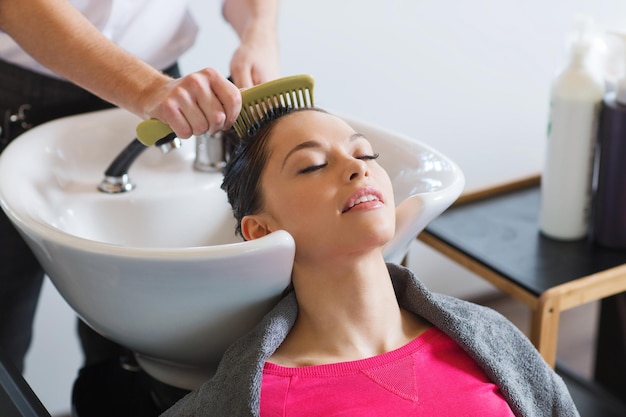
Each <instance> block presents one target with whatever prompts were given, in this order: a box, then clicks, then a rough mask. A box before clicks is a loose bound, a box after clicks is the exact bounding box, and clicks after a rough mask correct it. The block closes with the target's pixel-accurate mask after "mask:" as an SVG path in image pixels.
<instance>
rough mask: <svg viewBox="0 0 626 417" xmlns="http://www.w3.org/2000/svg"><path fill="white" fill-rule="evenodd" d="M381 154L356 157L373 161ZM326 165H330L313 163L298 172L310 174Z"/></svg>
mask: <svg viewBox="0 0 626 417" xmlns="http://www.w3.org/2000/svg"><path fill="white" fill-rule="evenodd" d="M379 156H380V154H378V153H374V154H371V155H361V156H357V157H355V159H360V160H362V161H373V160H375V159H378V157H379ZM326 165H328V163H325V164H321V165H312V166H310V167H306V168H303V169H301V170H300V171H298V174H308V173H309V172H314V171H317V170H318V169H322V168H324V167H325V166H326Z"/></svg>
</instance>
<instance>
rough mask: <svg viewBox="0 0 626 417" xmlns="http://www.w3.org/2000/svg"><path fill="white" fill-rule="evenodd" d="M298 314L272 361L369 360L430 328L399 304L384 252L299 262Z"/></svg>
mask: <svg viewBox="0 0 626 417" xmlns="http://www.w3.org/2000/svg"><path fill="white" fill-rule="evenodd" d="M293 282H294V288H295V291H296V298H297V300H298V306H299V313H298V318H297V320H296V323H295V325H294V327H293V329H292V331H291V332H290V333H289V335H288V336H287V339H286V340H285V342H284V343H283V344H282V345H281V347H280V348H279V349H278V351H277V352H276V353H275V354H274V356H273V357H272V358H270V361H272V362H275V363H278V364H280V365H285V366H305V365H319V364H324V363H335V362H345V361H351V360H358V359H364V358H367V357H371V356H375V355H378V354H381V353H384V352H388V351H390V350H393V349H397V348H399V347H401V346H404V345H405V344H407V343H408V342H409V341H411V340H413V339H414V338H415V337H417V336H418V335H419V334H421V333H422V332H423V331H424V330H425V329H426V328H428V327H429V325H428V323H426V322H425V321H423V320H421V319H419V318H418V317H416V316H414V315H412V314H411V313H408V312H406V311H404V310H402V309H401V308H400V306H399V305H398V301H397V299H396V296H395V293H394V289H393V285H392V282H391V278H390V276H389V272H388V270H387V267H386V265H385V262H384V260H383V258H382V256H370V257H361V258H359V259H358V260H357V261H353V262H345V260H342V261H337V262H332V261H331V262H326V263H325V264H324V265H322V266H320V264H319V263H317V266H316V267H315V268H311V269H308V268H306V267H302V265H298V264H297V263H296V265H295V266H294V279H293Z"/></svg>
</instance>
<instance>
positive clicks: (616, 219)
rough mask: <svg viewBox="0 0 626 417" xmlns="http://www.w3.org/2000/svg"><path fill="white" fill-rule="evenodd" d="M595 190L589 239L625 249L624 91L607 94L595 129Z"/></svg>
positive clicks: (625, 167) (625, 97)
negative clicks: (596, 141) (596, 135)
mask: <svg viewBox="0 0 626 417" xmlns="http://www.w3.org/2000/svg"><path fill="white" fill-rule="evenodd" d="M598 153H599V154H598V158H597V159H596V161H597V169H598V171H597V172H598V177H597V187H596V192H595V196H594V209H593V219H594V221H593V239H594V240H595V241H596V242H597V243H599V244H600V245H602V246H606V247H609V248H614V249H626V89H625V88H623V87H622V88H620V90H619V91H618V92H617V93H615V92H611V93H608V94H607V95H606V96H605V98H604V100H603V103H602V110H601V111H600V120H599V127H598Z"/></svg>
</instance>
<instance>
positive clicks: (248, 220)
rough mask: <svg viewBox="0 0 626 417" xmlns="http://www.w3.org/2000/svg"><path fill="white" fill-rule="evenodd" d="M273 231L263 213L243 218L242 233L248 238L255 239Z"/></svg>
mask: <svg viewBox="0 0 626 417" xmlns="http://www.w3.org/2000/svg"><path fill="white" fill-rule="evenodd" d="M270 233H272V230H271V229H270V227H269V226H268V222H267V220H266V219H265V217H264V216H263V215H259V214H252V215H248V216H244V218H243V219H241V234H242V235H243V238H244V239H246V240H254V239H258V238H261V237H263V236H267V235H269V234H270Z"/></svg>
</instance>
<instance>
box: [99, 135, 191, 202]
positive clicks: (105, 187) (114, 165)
mask: <svg viewBox="0 0 626 417" xmlns="http://www.w3.org/2000/svg"><path fill="white" fill-rule="evenodd" d="M155 146H158V147H159V148H161V151H162V152H163V153H168V152H169V151H171V150H172V149H176V148H180V146H181V141H180V139H179V138H177V137H176V135H175V134H174V133H171V134H169V135H167V136H166V137H164V138H163V139H159V140H158V141H157V142H156V143H155ZM146 149H148V147H147V146H145V145H144V144H142V143H141V142H139V140H138V139H137V138H135V139H133V140H132V142H130V143H129V144H128V146H126V148H124V149H123V150H122V152H120V153H119V155H117V157H116V158H115V159H114V160H113V162H111V165H109V167H108V168H107V169H106V171H104V179H103V180H102V182H101V183H100V185H98V190H100V191H102V192H103V193H108V194H117V193H124V192H127V191H131V190H132V189H133V188H135V184H134V183H133V182H132V181H131V180H130V177H129V176H128V170H129V169H130V167H131V166H132V164H133V162H135V160H136V159H137V157H139V155H141V153H142V152H143V151H145V150H146Z"/></svg>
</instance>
